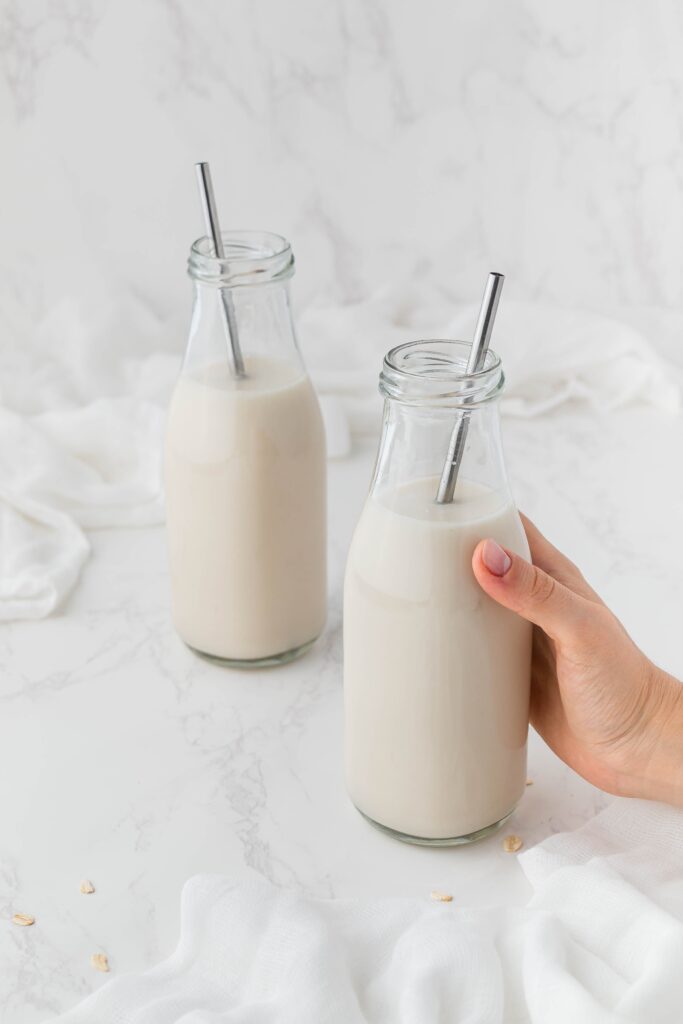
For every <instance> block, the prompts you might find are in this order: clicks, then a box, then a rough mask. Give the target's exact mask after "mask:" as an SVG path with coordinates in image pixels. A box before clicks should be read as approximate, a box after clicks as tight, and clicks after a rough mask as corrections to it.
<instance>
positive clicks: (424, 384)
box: [372, 339, 510, 504]
mask: <svg viewBox="0 0 683 1024" xmlns="http://www.w3.org/2000/svg"><path fill="white" fill-rule="evenodd" d="M470 348H471V346H470V344H469V343H467V342H462V341H452V340H447V339H435V340H431V341H415V342H409V343H408V344H405V345H399V346H398V347H397V348H395V349H392V350H391V351H390V352H388V353H387V355H386V357H385V359H384V365H383V367H382V373H381V374H380V391H381V393H382V394H383V395H384V397H385V403H384V425H383V430H382V440H381V443H380V449H379V454H378V456H377V465H376V468H375V475H374V479H373V483H372V493H373V494H375V495H377V496H379V495H380V494H383V495H384V497H383V499H382V500H389V501H390V502H392V501H393V499H392V497H391V495H392V494H393V495H395V494H396V493H397V492H398V491H399V490H401V489H403V488H406V487H409V486H410V485H411V483H414V482H415V481H418V480H421V481H425V480H428V481H429V484H420V485H419V486H420V489H421V492H424V493H425V494H428V493H430V488H433V491H434V498H435V500H436V494H437V490H438V485H439V481H440V479H441V476H442V473H443V470H444V465H445V462H446V459H447V456H448V452H449V447H450V443H451V438H452V437H453V436H454V432H455V431H457V430H458V427H459V424H461V423H462V421H463V420H464V421H466V431H467V432H466V443H465V447H464V453H463V456H462V461H461V463H460V468H459V473H458V478H457V480H458V483H457V486H456V492H455V496H454V501H458V499H459V498H461V497H462V496H463V495H464V494H465V493H466V492H467V487H466V486H465V485H466V484H468V485H469V488H470V491H471V490H472V487H474V489H475V491H476V490H477V489H481V488H484V489H485V490H486V491H487V492H493V493H494V494H495V495H498V496H499V498H500V503H501V504H504V503H505V504H506V503H507V502H509V501H510V492H509V486H508V482H507V476H506V472H505V462H504V459H503V451H502V444H501V438H500V422H499V413H498V399H499V397H500V394H501V392H502V389H503V382H504V378H503V371H502V368H501V364H500V360H499V358H498V356H497V355H496V354H495V352H493V351H491V350H489V352H488V354H487V356H486V360H485V363H484V366H483V367H482V368H481V369H480V370H478V371H477V372H476V373H468V372H467V364H468V359H469V354H470Z"/></svg>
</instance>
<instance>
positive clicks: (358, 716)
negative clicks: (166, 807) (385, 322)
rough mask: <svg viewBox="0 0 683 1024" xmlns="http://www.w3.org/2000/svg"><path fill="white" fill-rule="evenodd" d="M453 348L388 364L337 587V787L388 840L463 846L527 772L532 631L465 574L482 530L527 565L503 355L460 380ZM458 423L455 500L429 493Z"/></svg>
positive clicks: (391, 357) (417, 347)
mask: <svg viewBox="0 0 683 1024" xmlns="http://www.w3.org/2000/svg"><path fill="white" fill-rule="evenodd" d="M468 353H469V345H468V344H467V343H464V342H454V341H432V342H413V343H410V344H407V345H402V346H399V347H398V348H397V349H393V350H392V351H391V352H389V353H388V355H387V356H386V358H385V361H384V367H383V370H382V374H381V376H380V390H381V391H382V393H383V394H384V397H385V410H384V426H383V433H382V439H381V442H380V448H379V454H378V457H377V464H376V468H375V474H374V479H373V482H372V486H371V490H370V495H369V497H368V499H367V502H366V504H365V507H364V510H363V512H362V514H361V517H360V520H359V522H358V525H357V527H356V531H355V534H354V537H353V541H352V544H351V548H350V552H349V556H348V562H347V568H346V579H345V591H344V700H345V719H346V728H345V754H346V776H347V785H348V789H349V792H350V795H351V798H352V800H353V802H354V803H355V805H356V807H357V808H358V809H359V810H360V811H361V812H362V813H363V814H364V815H365V816H366V817H367V818H369V819H370V820H371V821H372V822H373V823H374V824H377V825H379V826H380V827H381V828H383V829H384V830H386V831H388V832H390V833H392V834H393V835H395V836H396V837H397V838H400V839H404V840H407V841H413V842H418V843H432V844H449V843H460V842H468V841H471V840H472V839H476V838H479V837H480V836H482V835H486V834H487V833H488V832H490V831H491V830H493V829H495V828H496V827H498V825H499V824H500V823H501V822H502V821H504V820H505V818H506V817H507V816H508V815H509V814H510V813H511V812H512V810H513V809H514V807H515V805H516V804H517V802H518V800H519V799H520V797H521V795H522V793H523V791H524V786H525V779H526V738H527V723H528V713H529V677H530V657H531V628H530V626H529V624H528V623H527V622H525V621H524V620H522V619H520V618H519V617H517V616H516V615H514V614H513V613H512V612H510V611H508V610H506V609H504V608H502V607H500V606H499V605H497V604H496V603H495V602H494V601H492V600H491V599H490V598H489V597H488V596H487V595H486V594H484V592H483V591H482V590H481V588H480V587H479V586H478V584H477V582H476V580H475V578H474V574H473V571H472V566H471V560H472V554H473V552H474V549H475V547H476V545H477V543H478V542H479V541H480V540H482V539H484V538H486V537H493V538H494V539H496V540H497V541H498V542H499V543H500V544H502V545H503V546H504V547H507V548H509V549H510V550H512V551H515V552H517V553H518V554H520V555H522V556H523V557H526V558H528V556H529V549H528V546H527V542H526V537H525V534H524V530H523V527H522V524H521V521H520V518H519V515H518V513H517V510H516V509H515V506H514V504H513V501H512V497H511V494H510V490H509V487H508V483H507V478H506V473H505V467H504V463H503V457H502V449H501V444H500V432H499V421H498V406H497V398H498V396H499V395H500V392H501V389H502V386H503V374H502V370H501V366H500V361H499V360H498V358H497V356H496V355H495V353H494V352H492V351H489V353H488V355H487V359H486V363H485V366H484V368H483V369H482V370H481V371H480V372H478V373H475V374H471V375H468V374H467V373H466V365H467V356H468ZM463 412H465V414H466V415H468V417H469V430H468V435H467V446H466V448H465V451H464V456H463V460H462V464H461V466H460V472H459V476H458V480H457V484H456V489H455V495H454V500H453V501H452V502H451V503H448V504H437V502H436V500H435V499H436V494H437V488H438V484H439V480H440V477H441V473H442V469H443V462H444V458H445V455H446V452H447V451H448V444H449V439H450V437H451V434H452V431H453V427H454V425H455V424H456V422H457V417H458V416H460V415H462V414H463Z"/></svg>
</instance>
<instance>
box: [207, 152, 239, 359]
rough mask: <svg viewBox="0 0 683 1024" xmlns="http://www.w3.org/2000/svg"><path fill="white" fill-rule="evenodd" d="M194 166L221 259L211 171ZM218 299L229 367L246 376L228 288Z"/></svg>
mask: <svg viewBox="0 0 683 1024" xmlns="http://www.w3.org/2000/svg"><path fill="white" fill-rule="evenodd" d="M194 168H195V171H196V172H197V183H198V185H199V195H200V196H201V200H202V210H203V211H204V220H205V221H206V230H207V232H208V233H209V235H210V236H211V240H212V241H213V249H214V256H215V257H216V259H218V260H222V259H225V249H224V248H223V236H222V235H221V226H220V222H219V220H218V210H217V209H216V199H215V197H214V194H213V185H212V183H211V171H210V170H209V165H208V163H205V162H202V163H199V164H195V165H194ZM220 299H221V318H222V320H223V329H224V330H225V337H226V340H227V342H228V353H229V356H230V364H231V368H232V371H233V373H234V375H235V377H246V375H247V374H246V370H245V369H244V359H243V358H242V349H241V348H240V336H239V332H238V330H237V317H236V316H235V306H234V304H233V301H232V295H231V294H230V290H229V289H228V288H221V289H220Z"/></svg>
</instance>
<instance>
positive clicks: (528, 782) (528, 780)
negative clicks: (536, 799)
mask: <svg viewBox="0 0 683 1024" xmlns="http://www.w3.org/2000/svg"><path fill="white" fill-rule="evenodd" d="M526 784H527V786H533V784H534V780H533V779H527V780H526Z"/></svg>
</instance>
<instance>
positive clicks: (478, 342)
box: [436, 273, 505, 505]
mask: <svg viewBox="0 0 683 1024" xmlns="http://www.w3.org/2000/svg"><path fill="white" fill-rule="evenodd" d="M504 280H505V276H504V275H503V274H496V273H491V274H489V276H488V280H487V282H486V288H485V289H484V298H483V299H482V302H481V309H480V310H479V319H478V320H477V326H476V329H475V332H474V340H473V341H472V348H471V349H470V355H469V359H468V360H467V374H468V375H469V374H472V373H478V371H479V370H482V369H483V368H484V363H485V362H486V353H487V352H488V347H489V341H490V340H491V333H492V331H493V324H494V321H495V319H496V312H497V310H498V300H499V299H500V293H501V291H502V289H503V281H504ZM465 401H467V399H465ZM471 415H472V414H471V412H469V411H468V410H467V409H463V410H462V412H461V413H460V414H459V416H458V421H457V423H456V424H455V427H454V428H453V433H452V434H451V439H450V442H449V445H448V455H447V456H446V461H445V463H444V467H443V472H442V474H441V480H440V481H439V489H438V491H437V492H436V500H437V503H438V504H439V505H447V504H448V503H449V502H451V501H453V494H454V491H455V485H456V483H457V480H458V472H459V471H460V463H461V462H462V456H463V453H464V451H465V442H466V441H467V431H468V430H469V426H470V416H471Z"/></svg>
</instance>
